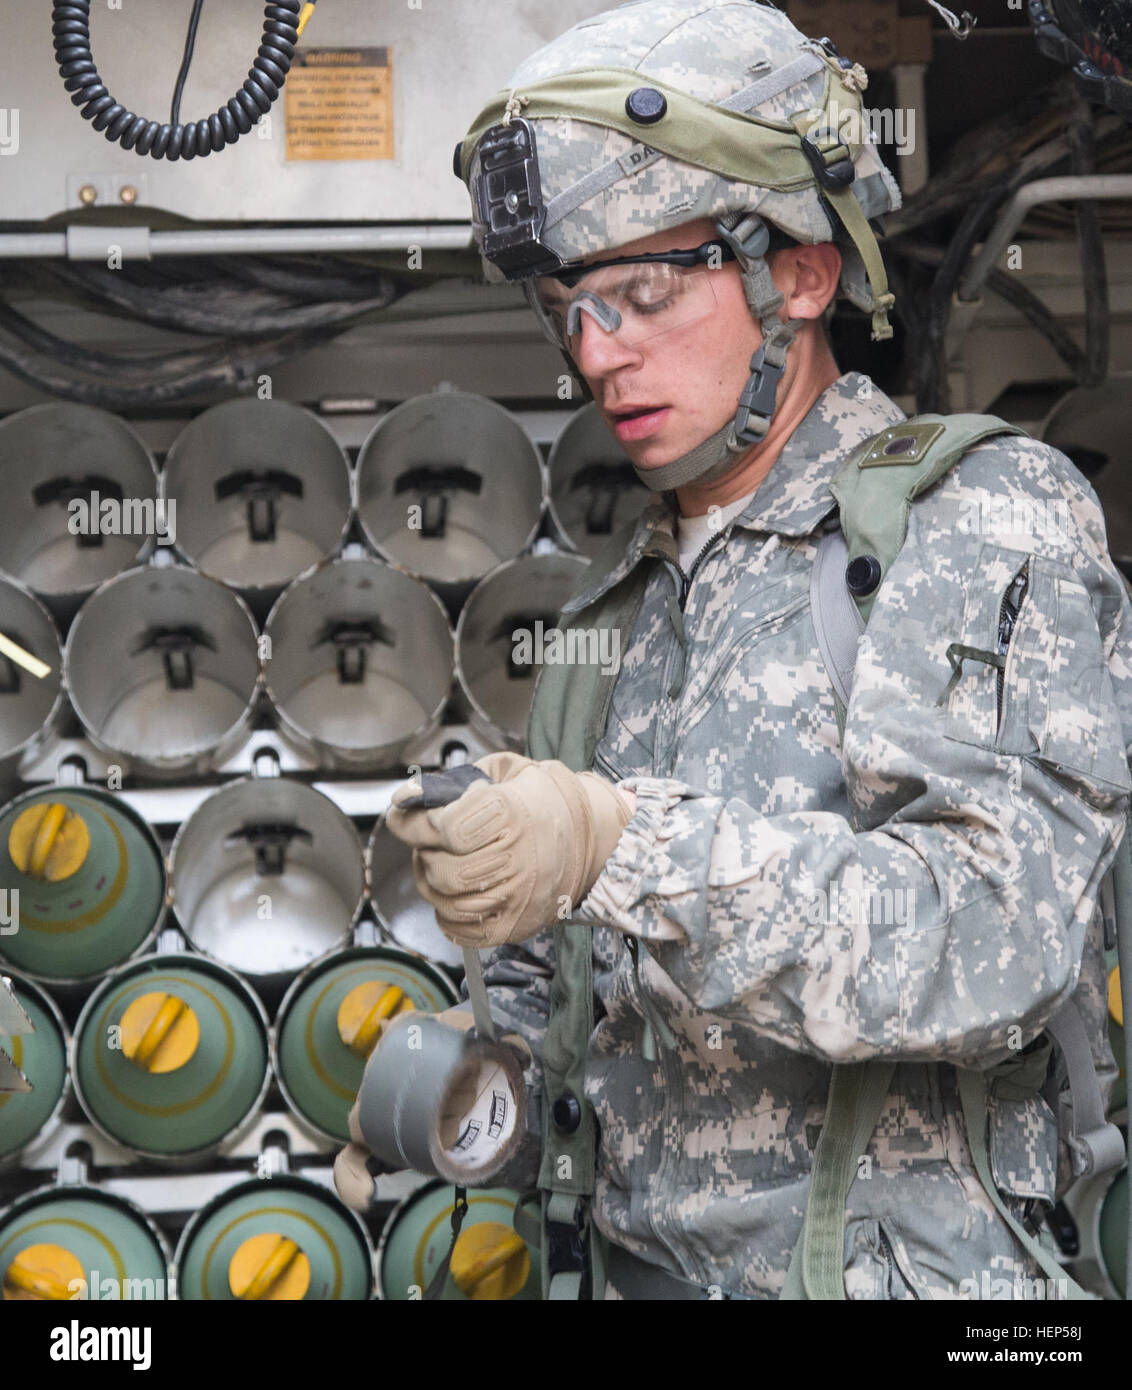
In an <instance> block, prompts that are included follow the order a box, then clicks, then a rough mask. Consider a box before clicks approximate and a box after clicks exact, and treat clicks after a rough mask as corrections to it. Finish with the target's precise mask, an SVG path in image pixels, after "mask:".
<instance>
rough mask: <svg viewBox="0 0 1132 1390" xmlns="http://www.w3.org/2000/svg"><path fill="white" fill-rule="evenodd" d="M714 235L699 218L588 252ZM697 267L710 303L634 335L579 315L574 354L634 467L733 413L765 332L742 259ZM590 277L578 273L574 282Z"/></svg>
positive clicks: (683, 449)
mask: <svg viewBox="0 0 1132 1390" xmlns="http://www.w3.org/2000/svg"><path fill="white" fill-rule="evenodd" d="M716 235H717V234H716V231H715V224H714V223H713V222H712V221H711V220H710V219H709V218H702V219H701V220H699V221H697V222H689V223H686V224H685V225H684V226H682V227H678V228H676V229H675V230H674V231H670V232H658V233H656V234H655V235H653V236H648V237H642V238H641V239H640V240H639V241H634V242H630V243H628V244H626V245H624V246H618V247H617V248H616V250H614V251H611V252H607V253H605V254H603V255H599V256H592V257H590V258H589V260H590V261H591V262H600V261H603V260H610V259H612V258H613V257H616V256H635V255H638V254H639V253H642V252H649V251H672V250H684V249H685V248H687V247H693V246H699V245H701V244H702V243H703V242H705V241H711V240H712V239H713V238H714V237H716ZM700 273H701V274H703V275H706V276H710V282H711V291H712V294H713V295H714V301H715V303H714V307H713V309H712V311H711V313H710V314H708V315H707V316H706V317H702V318H697V319H694V320H693V321H691V322H687V323H684V324H682V325H680V326H677V327H675V328H670V329H668V330H667V331H665V332H663V333H659V334H657V335H656V336H654V337H650V338H646V339H645V340H644V341H640V342H637V343H636V344H635V345H634V344H628V343H626V342H624V341H623V336H624V335H621V334H618V333H612V334H611V333H607V332H606V330H605V329H604V328H602V327H601V325H600V324H599V323H598V322H597V321H596V320H595V319H594V318H593V317H592V316H591V315H590V314H588V313H583V314H581V315H580V320H581V325H582V327H581V333H580V336H579V339H578V343H577V346H576V348H575V351H574V353H573V357H574V361H575V363H576V364H577V367H578V370H579V372H581V374H582V376H583V377H584V378H585V380H586V383H587V385H588V386H589V388H590V390H591V391H592V392H593V396H594V400H595V401H596V402H597V406H598V409H599V410H600V411H601V413H602V416H603V418H604V420H605V423H606V425H607V427H608V428H609V430H610V432H611V433H612V434H613V435H614V437H615V438H616V439H617V441H618V442H619V443H620V445H621V447H622V448H623V449H624V451H625V453H626V454H627V455H628V456H629V458H630V459H631V460H632V461H633V463H635V464H636V465H637V466H638V467H639V468H659V467H660V466H661V465H662V464H665V463H670V462H672V460H673V459H677V458H680V456H681V455H683V454H686V453H687V452H688V451H689V450H690V449H694V448H695V447H696V445H698V444H701V443H702V442H703V441H704V440H705V439H707V438H708V436H709V435H712V434H714V433H715V432H716V430H718V429H720V428H722V426H723V425H725V424H726V423H727V421H728V420H729V419H731V417H732V416H733V415H734V413H735V407H736V402H737V401H738V399H739V396H740V394H741V392H742V390H743V387H744V386H745V385H746V384H747V378H748V377H749V375H750V367H749V363H750V360H751V356H752V354H753V353H754V352H755V350H756V349H757V348H758V347H759V345H760V344H761V342H762V333H761V331H760V329H759V327H758V325H757V324H756V323H755V321H754V319H753V318H752V317H751V312H750V310H749V308H748V307H747V300H746V296H745V295H744V293H743V282H742V279H741V276H740V271H739V266H738V263H737V262H735V261H724V262H723V263H722V264H721V265H719V266H718V267H716V268H715V269H705V270H703V271H702V272H700ZM586 284H587V281H586V280H582V281H581V282H580V287H582V288H584V287H585V286H586ZM630 411H632V412H633V414H629V412H630ZM642 411H644V412H645V413H640V412H642Z"/></svg>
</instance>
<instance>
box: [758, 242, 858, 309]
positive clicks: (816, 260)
mask: <svg viewBox="0 0 1132 1390" xmlns="http://www.w3.org/2000/svg"><path fill="white" fill-rule="evenodd" d="M771 273H772V274H773V276H774V282H775V284H776V285H777V286H778V288H779V289H780V290H781V291H782V294H783V296H784V297H785V299H786V316H787V317H788V318H792V319H820V318H821V316H822V315H823V314H824V313H825V311H826V308H827V306H828V305H829V304H830V303H832V301H833V300H834V299H835V298H836V296H837V287H838V285H839V284H840V283H841V252H840V251H839V250H838V248H837V247H836V246H835V245H834V244H833V242H832V241H823V242H819V243H818V244H817V245H816V246H801V245H799V246H788V247H786V248H785V249H784V250H782V251H778V252H776V253H775V254H774V257H773V259H772V261H771Z"/></svg>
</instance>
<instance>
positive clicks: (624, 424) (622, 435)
mask: <svg viewBox="0 0 1132 1390" xmlns="http://www.w3.org/2000/svg"><path fill="white" fill-rule="evenodd" d="M668 411H669V407H668V406H666V405H648V406H641V407H638V408H636V409H632V410H622V411H617V412H614V413H613V414H612V420H613V432H614V433H615V434H616V435H617V438H618V439H621V440H631V439H643V438H644V437H645V436H646V435H649V434H651V433H652V432H653V431H654V430H656V429H658V428H659V427H660V425H661V424H662V423H663V422H664V419H665V417H666V416H667V415H668Z"/></svg>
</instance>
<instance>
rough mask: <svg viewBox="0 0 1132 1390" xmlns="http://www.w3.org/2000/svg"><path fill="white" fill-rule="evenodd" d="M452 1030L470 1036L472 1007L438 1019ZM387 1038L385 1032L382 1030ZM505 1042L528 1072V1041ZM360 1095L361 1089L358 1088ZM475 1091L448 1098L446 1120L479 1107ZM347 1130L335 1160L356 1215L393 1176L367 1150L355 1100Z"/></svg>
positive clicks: (338, 1183)
mask: <svg viewBox="0 0 1132 1390" xmlns="http://www.w3.org/2000/svg"><path fill="white" fill-rule="evenodd" d="M436 1017H437V1018H439V1019H442V1020H443V1021H444V1022H445V1023H447V1024H448V1025H449V1026H450V1027H453V1028H459V1029H461V1031H463V1032H467V1030H468V1029H469V1028H471V1027H472V1026H473V1022H474V1020H473V1018H472V1014H471V1006H470V1005H469V1004H466V1003H464V1004H454V1005H453V1006H452V1008H450V1009H445V1010H444V1011H443V1013H439V1014H437V1015H436ZM382 1032H383V1034H384V1028H383V1030H382ZM500 1041H501V1042H504V1043H507V1044H509V1045H510V1046H511V1047H513V1048H514V1049H515V1051H516V1052H517V1053H518V1054H519V1060H520V1063H521V1065H522V1067H523V1069H524V1070H526V1068H527V1067H528V1066H529V1065H530V1063H531V1060H532V1053H531V1049H530V1047H529V1046H528V1045H527V1042H526V1040H525V1039H524V1038H522V1037H520V1035H519V1034H518V1033H505V1034H504V1035H503V1037H502V1038H501V1039H500ZM380 1047H381V1038H378V1041H377V1045H376V1046H375V1047H374V1049H373V1051H372V1052H371V1053H370V1055H369V1058H368V1059H367V1061H366V1067H367V1068H368V1067H369V1065H370V1063H371V1062H372V1060H373V1058H374V1057H375V1056H376V1055H377V1052H378V1049H379V1048H380ZM358 1090H359V1092H360V1091H361V1086H360V1085H359V1087H358ZM475 1099H476V1097H475V1093H474V1088H473V1090H472V1093H471V1094H470V1095H460V1094H459V1093H454V1094H453V1095H452V1096H450V1097H449V1098H448V1104H447V1106H446V1107H445V1118H446V1119H449V1120H451V1122H452V1123H453V1124H454V1125H458V1124H459V1121H460V1119H461V1117H462V1116H463V1115H464V1114H465V1113H466V1112H467V1111H468V1110H470V1109H471V1107H472V1105H473V1104H474V1103H475ZM347 1128H348V1129H349V1132H350V1143H348V1144H347V1145H346V1147H345V1148H344V1149H340V1150H339V1152H338V1156H337V1157H336V1158H335V1160H334V1186H335V1188H336V1189H337V1191H338V1196H339V1197H341V1199H342V1201H343V1202H345V1204H346V1205H347V1206H348V1207H350V1208H352V1209H353V1210H354V1211H360V1212H365V1211H368V1210H369V1208H370V1206H371V1205H372V1203H373V1195H374V1194H373V1184H374V1179H375V1178H377V1177H380V1175H381V1174H382V1173H389V1172H393V1171H394V1170H393V1169H391V1168H387V1167H385V1166H384V1165H383V1164H382V1163H381V1162H380V1161H379V1160H378V1159H376V1158H375V1157H374V1156H373V1154H371V1153H370V1151H369V1148H368V1147H367V1146H366V1142H365V1138H364V1136H363V1134H362V1128H361V1120H360V1117H359V1115H358V1102H357V1101H356V1100H355V1102H354V1104H353V1105H352V1106H351V1107H350V1114H349V1118H348V1120H347Z"/></svg>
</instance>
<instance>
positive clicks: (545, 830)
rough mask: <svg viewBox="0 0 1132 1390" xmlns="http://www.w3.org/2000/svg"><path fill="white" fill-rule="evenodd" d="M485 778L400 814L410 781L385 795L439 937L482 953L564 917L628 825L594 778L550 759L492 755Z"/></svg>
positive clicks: (607, 786) (391, 823) (615, 798)
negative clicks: (446, 799)
mask: <svg viewBox="0 0 1132 1390" xmlns="http://www.w3.org/2000/svg"><path fill="white" fill-rule="evenodd" d="M476 767H478V768H481V769H482V770H483V771H484V772H486V773H487V775H488V776H489V777H491V778H492V779H493V780H492V781H491V782H473V783H472V785H471V786H470V787H468V789H467V790H466V791H465V792H464V793H463V795H462V796H461V797H460V798H459V799H458V800H457V801H453V802H452V803H451V804H449V805H447V806H441V807H437V808H435V809H432V810H424V809H417V810H412V811H402V810H400V809H399V805H398V803H399V801H404V800H407V799H408V798H410V797H411V796H414V795H416V794H417V792H419V790H420V788H419V784H418V783H416V782H415V781H411V782H408V783H406V785H405V786H404V787H402V788H400V789H399V790H398V791H397V792H396V793H395V794H394V797H393V803H392V805H391V807H390V809H389V811H388V813H387V814H386V818H385V823H386V825H387V826H388V827H389V829H390V830H391V831H392V832H393V834H394V835H396V836H397V838H398V839H400V840H403V841H404V842H405V844H408V845H412V846H413V850H414V853H413V873H414V876H415V878H416V882H417V889H418V891H419V893H420V895H421V897H422V898H424V899H425V900H426V901H427V902H429V903H431V904H432V906H433V908H434V909H435V911H436V916H437V920H438V921H439V923H440V926H441V929H442V930H443V931H444V933H445V935H447V936H448V937H450V938H451V939H452V940H453V941H455V942H458V943H459V944H460V945H461V946H474V947H478V948H481V949H482V948H484V947H488V946H499V945H502V944H503V943H504V942H511V941H523V940H525V939H526V938H527V937H529V936H533V935H534V934H535V933H536V932H538V931H541V930H542V928H543V927H546V926H549V925H551V924H553V923H554V922H556V921H560V920H561V919H562V918H563V917H565V916H566V915H567V914H568V913H569V912H570V910H571V909H572V908H573V907H576V906H577V904H578V903H580V902H581V901H582V899H583V898H584V897H585V896H586V894H587V893H588V892H589V891H590V889H591V888H592V887H593V885H594V883H595V881H596V879H597V876H598V874H599V873H600V872H601V870H602V866H603V865H604V864H605V861H606V860H607V859H608V858H609V856H610V855H611V854H612V853H613V850H614V848H615V847H616V845H617V841H618V840H619V839H620V837H621V832H622V830H623V829H624V828H625V826H626V825H627V824H628V822H629V819H630V817H631V814H632V813H631V811H630V808H629V803H628V801H627V800H626V798H625V797H623V796H622V795H621V794H620V793H619V792H618V791H617V789H616V788H615V787H614V785H613V784H612V783H611V782H607V781H606V780H605V779H604V778H602V777H599V776H598V775H597V774H596V773H593V772H571V771H570V769H569V768H568V767H566V765H565V764H564V763H561V762H557V761H546V762H536V761H535V760H534V759H531V758H523V757H521V756H520V755H519V754H517V753H491V754H489V755H488V756H487V757H486V758H481V759H479V760H478V761H477V762H476Z"/></svg>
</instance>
